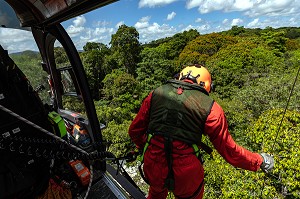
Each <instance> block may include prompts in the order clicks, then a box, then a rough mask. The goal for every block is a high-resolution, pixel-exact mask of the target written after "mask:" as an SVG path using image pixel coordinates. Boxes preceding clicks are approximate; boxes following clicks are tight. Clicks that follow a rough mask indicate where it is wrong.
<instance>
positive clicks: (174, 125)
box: [139, 80, 213, 191]
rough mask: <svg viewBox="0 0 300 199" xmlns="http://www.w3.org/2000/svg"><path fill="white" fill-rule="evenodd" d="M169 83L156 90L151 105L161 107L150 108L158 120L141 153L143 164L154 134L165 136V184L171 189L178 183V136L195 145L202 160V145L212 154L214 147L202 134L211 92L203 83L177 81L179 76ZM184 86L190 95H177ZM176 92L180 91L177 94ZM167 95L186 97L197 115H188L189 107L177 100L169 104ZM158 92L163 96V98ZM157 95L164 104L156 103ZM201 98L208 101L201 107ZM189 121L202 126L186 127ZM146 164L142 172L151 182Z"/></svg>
mask: <svg viewBox="0 0 300 199" xmlns="http://www.w3.org/2000/svg"><path fill="white" fill-rule="evenodd" d="M168 83H169V84H167V85H163V86H162V87H159V88H158V89H157V90H155V91H154V92H153V95H152V102H151V107H152V106H155V108H157V109H159V110H158V111H156V112H154V111H153V110H152V109H151V110H150V118H151V117H152V118H151V119H153V121H154V122H152V123H151V121H150V124H149V130H148V131H147V135H148V137H147V141H146V144H145V146H144V149H143V153H142V156H141V162H142V164H143V161H144V155H145V153H146V150H147V148H148V146H149V145H150V144H151V141H152V139H153V137H155V136H156V135H159V136H163V138H164V150H165V154H166V160H167V164H168V175H167V178H166V180H165V184H164V186H165V187H166V188H167V189H168V190H169V191H173V190H174V187H175V184H174V173H173V166H172V165H173V158H172V153H173V141H174V140H180V141H183V142H185V143H187V144H189V145H190V146H191V147H192V148H193V150H194V154H195V155H196V156H197V157H198V159H199V160H200V161H201V163H203V158H202V155H201V150H200V148H201V149H202V150H203V151H205V152H206V153H208V154H211V153H212V149H211V148H210V147H209V146H207V145H206V144H204V143H203V142H202V141H201V135H202V132H203V128H204V124H205V121H206V118H207V116H208V114H209V112H210V109H211V107H212V104H213V100H212V99H210V98H209V97H208V93H207V92H206V91H205V90H204V89H203V88H202V87H200V86H197V85H194V84H189V83H185V82H181V81H176V80H170V81H168ZM180 89H183V90H184V91H185V92H187V96H181V97H180V98H176V97H177V95H181V94H182V93H183V92H182V91H180V92H178V90H180ZM176 92H177V94H176ZM174 93H175V94H176V95H174ZM164 95H171V97H172V98H176V100H177V101H178V102H180V103H181V102H183V101H182V100H184V102H183V103H185V104H190V105H191V107H192V108H191V109H192V111H193V114H194V115H195V116H194V117H193V118H188V117H187V115H188V114H189V113H188V112H187V110H183V109H180V107H178V106H177V105H176V104H172V103H169V104H167V103H168V102H166V100H165V98H164V97H161V96H164ZM156 96H159V97H160V98H158V97H156ZM167 97H170V96H167ZM153 99H154V100H157V101H159V104H160V105H161V104H162V105H161V106H160V105H159V107H158V106H157V104H156V103H153ZM197 100H200V101H202V102H203V104H204V105H203V106H202V107H200V108H199V106H196V103H198V102H199V101H197ZM164 103H165V104H164ZM174 106H177V107H176V108H178V109H179V112H180V113H178V114H177V113H176V111H174V110H175V108H174ZM178 109H177V110H178ZM161 112H164V113H163V115H160V113H161ZM195 113H199V114H198V115H196V114H195ZM176 114H177V115H176ZM153 115H154V116H153ZM154 117H155V118H154ZM157 118H158V119H157ZM159 118H162V119H159ZM151 119H150V120H151ZM187 120H189V121H187ZM185 121H186V123H187V124H188V125H190V126H192V127H195V126H197V125H198V126H199V125H200V127H199V128H196V129H195V130H193V128H192V127H190V126H188V127H186V126H185V124H184V125H183V124H182V123H184V122H185ZM179 125H180V126H179ZM182 126H184V127H182ZM169 127H170V128H169ZM169 129H170V130H169ZM142 164H141V165H140V167H139V170H140V173H141V176H142V178H143V179H144V180H145V182H147V183H148V184H149V182H148V180H147V179H146V178H145V176H144V174H143V171H142V168H141V166H142Z"/></svg>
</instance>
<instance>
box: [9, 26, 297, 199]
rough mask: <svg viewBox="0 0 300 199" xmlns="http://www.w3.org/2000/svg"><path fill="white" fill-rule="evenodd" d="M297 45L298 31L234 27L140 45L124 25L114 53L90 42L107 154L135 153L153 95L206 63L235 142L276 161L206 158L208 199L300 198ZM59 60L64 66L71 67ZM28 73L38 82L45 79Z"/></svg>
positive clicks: (24, 61) (32, 59)
mask: <svg viewBox="0 0 300 199" xmlns="http://www.w3.org/2000/svg"><path fill="white" fill-rule="evenodd" d="M299 47H300V28H292V27H289V28H279V29H273V28H271V27H268V28H266V29H246V28H244V27H238V26H233V27H232V29H231V30H228V31H224V32H219V33H211V34H204V35H202V34H200V33H198V32H197V31H196V30H189V31H185V32H183V33H178V34H175V35H174V36H172V37H168V38H164V39H160V40H156V41H153V42H150V43H147V44H141V43H140V42H139V33H138V32H137V30H136V29H135V28H134V27H128V26H126V25H122V26H120V27H119V29H118V31H117V32H116V33H115V34H114V35H112V38H111V42H110V47H109V46H107V45H105V44H102V43H87V44H86V45H85V46H84V51H83V52H80V56H81V58H82V61H83V64H84V67H85V71H86V74H87V76H88V80H89V85H90V89H91V91H92V95H93V98H94V102H95V106H96V110H97V114H98V118H99V120H100V122H101V123H104V124H106V126H107V128H106V129H105V130H104V131H103V132H102V133H103V136H104V138H105V139H107V140H109V141H111V142H113V144H112V145H111V146H110V148H109V150H110V151H112V152H113V153H114V154H116V155H117V156H122V155H124V153H125V152H126V151H128V150H129V149H130V146H131V143H130V140H129V137H128V135H127V130H128V127H129V125H130V122H131V121H132V119H133V118H134V116H135V114H136V113H137V111H138V110H139V107H140V104H141V102H142V100H143V99H144V98H145V97H146V96H147V95H148V93H149V92H150V91H151V90H152V89H154V88H156V87H157V86H159V85H161V84H163V83H164V82H165V81H166V80H167V79H171V78H173V76H174V75H175V74H176V73H178V72H179V71H180V70H181V69H182V68H183V66H184V65H186V64H191V63H199V64H204V65H205V66H206V67H207V68H208V69H209V71H210V72H211V74H212V77H213V82H214V85H215V92H213V93H212V94H211V96H212V97H213V99H214V100H215V101H217V102H218V103H219V104H220V105H221V106H222V107H223V109H224V111H225V113H226V117H227V119H228V123H229V130H230V133H231V134H232V136H233V137H234V139H235V140H236V142H237V143H239V144H240V145H242V146H244V147H246V148H247V149H250V150H253V151H254V152H262V151H264V152H267V153H272V154H274V158H275V161H276V164H275V169H274V170H273V171H272V172H271V173H269V174H265V173H263V172H257V173H255V172H249V171H244V170H240V169H236V168H234V167H232V166H231V165H230V164H228V163H226V162H225V161H224V160H223V159H222V158H221V157H220V156H219V155H218V153H217V152H216V151H214V152H213V153H214V158H213V159H212V158H210V157H206V155H205V163H204V167H205V171H206V176H205V181H206V184H205V198H236V199H240V198H300V167H299V163H300V150H299V147H300V112H299V110H300V105H299V100H300V92H299V89H300V86H299V81H300V80H299V79H298V81H297V82H296V84H295V88H294V89H293V92H292V93H291V91H292V88H293V84H294V81H295V78H296V75H297V71H298V69H299V67H300V61H299V60H300V48H299ZM56 50H57V51H60V50H61V49H59V48H58V49H56ZM27 54H28V53H27ZM58 54H59V55H60V56H59V57H57V62H58V63H59V64H63V63H64V62H66V61H67V60H66V57H65V56H64V55H63V54H62V53H58ZM18 56H19V57H17V56H16V57H15V58H14V59H15V60H16V62H17V64H19V65H20V67H21V68H22V69H24V70H25V65H27V66H28V65H30V66H31V67H36V66H39V57H36V55H35V54H32V55H30V54H28V57H26V56H27V55H26V54H25V55H18ZM20 56H21V57H20ZM30 70H31V69H30ZM30 70H29V71H28V74H27V75H28V76H31V79H32V81H33V82H34V84H36V85H38V84H39V82H41V81H42V79H41V78H46V77H45V76H39V75H38V74H36V73H32V72H30ZM25 73H26V72H25ZM43 81H45V80H43ZM290 93H291V94H292V95H291V98H290V100H289V104H287V102H288V99H289V95H290ZM287 105H288V106H287ZM286 106H287V111H286V112H285V111H284V110H285V108H286ZM284 113H285V114H284ZM283 116H284V117H283ZM279 124H281V125H279ZM205 142H207V143H208V144H210V143H209V142H208V141H207V139H205ZM141 186H144V188H145V184H141ZM170 197H172V196H170Z"/></svg>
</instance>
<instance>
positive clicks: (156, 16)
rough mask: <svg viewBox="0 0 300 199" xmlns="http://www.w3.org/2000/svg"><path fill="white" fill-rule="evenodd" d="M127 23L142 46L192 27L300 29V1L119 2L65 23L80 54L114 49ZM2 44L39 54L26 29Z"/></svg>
mask: <svg viewBox="0 0 300 199" xmlns="http://www.w3.org/2000/svg"><path fill="white" fill-rule="evenodd" d="M0 19H1V16H0ZM122 24H125V25H127V26H132V27H135V28H136V30H137V31H138V32H139V41H140V43H147V42H150V41H153V40H156V39H160V38H165V37H169V36H172V35H174V34H176V33H179V32H183V31H185V30H189V29H196V30H197V31H198V32H199V33H200V34H207V33H211V32H220V31H224V30H229V29H231V27H232V26H244V27H245V28H265V27H268V26H269V27H273V28H279V27H300V0H120V1H117V2H115V3H112V4H110V5H107V6H105V7H102V8H99V9H97V10H94V11H92V12H90V13H87V14H84V15H81V16H78V17H75V18H72V19H70V20H68V21H65V22H63V23H62V25H63V26H64V28H65V29H66V30H67V32H68V34H69V35H70V37H71V38H72V40H73V42H74V44H75V46H76V48H77V49H78V50H82V48H83V46H84V45H85V44H86V43H87V42H99V43H104V44H107V45H108V46H109V42H110V40H111V35H112V34H114V33H116V31H117V30H118V27H119V26H120V25H122ZM0 44H1V45H2V46H3V47H4V48H5V49H7V50H8V51H9V53H13V52H19V51H23V50H37V47H36V45H35V44H34V40H33V38H32V35H31V33H30V32H27V31H19V30H18V31H9V30H7V29H5V28H0Z"/></svg>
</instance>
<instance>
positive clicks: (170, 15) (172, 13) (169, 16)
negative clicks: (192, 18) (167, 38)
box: [167, 12, 176, 21]
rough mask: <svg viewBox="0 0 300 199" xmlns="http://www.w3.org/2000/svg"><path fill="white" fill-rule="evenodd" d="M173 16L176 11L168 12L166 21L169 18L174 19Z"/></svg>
mask: <svg viewBox="0 0 300 199" xmlns="http://www.w3.org/2000/svg"><path fill="white" fill-rule="evenodd" d="M175 16H176V12H171V13H170V14H168V16H167V20H168V21H169V20H172V19H174V17H175Z"/></svg>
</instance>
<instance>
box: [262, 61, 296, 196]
mask: <svg viewBox="0 0 300 199" xmlns="http://www.w3.org/2000/svg"><path fill="white" fill-rule="evenodd" d="M298 62H299V67H298V71H297V74H296V77H295V80H294V83H293V86H292V89H291V91H290V94H289V97H288V100H287V103H286V106H285V108H284V112H283V114H282V117H281V121H280V123H279V125H278V128H277V132H276V136H275V138H274V141H273V145H272V147H271V151H270V152H271V154H272V153H274V148H275V143H276V140H277V138H278V136H279V132H280V130H281V126H282V123H283V119H284V117H285V114H286V111H287V109H288V106H289V103H290V100H291V97H292V94H293V91H294V89H295V85H296V82H297V79H298V76H299V72H300V60H298ZM265 183H266V178H264V181H263V185H262V189H261V194H260V198H262V194H263V190H264V188H265Z"/></svg>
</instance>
